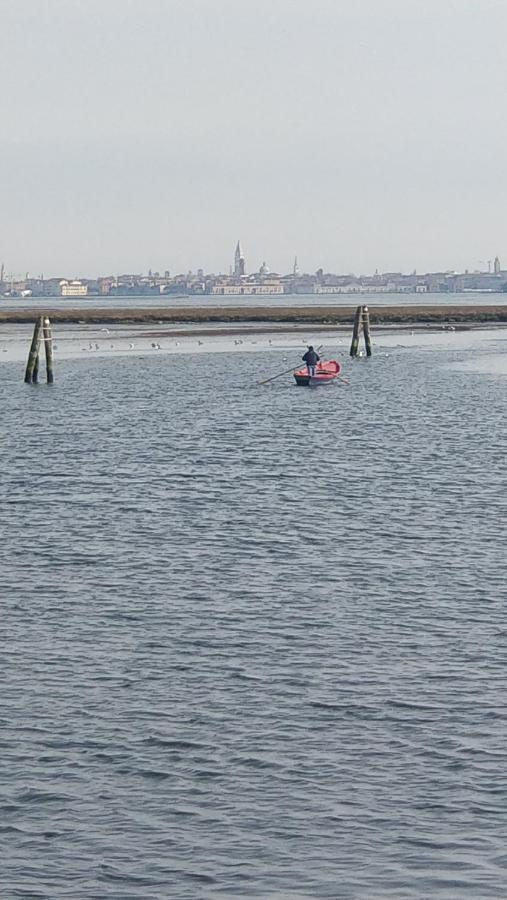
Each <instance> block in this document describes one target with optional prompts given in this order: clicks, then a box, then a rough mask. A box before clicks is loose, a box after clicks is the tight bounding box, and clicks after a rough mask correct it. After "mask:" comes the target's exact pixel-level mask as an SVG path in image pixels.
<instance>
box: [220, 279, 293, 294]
mask: <svg viewBox="0 0 507 900" xmlns="http://www.w3.org/2000/svg"><path fill="white" fill-rule="evenodd" d="M211 293H212V294H215V295H219V296H222V297H223V296H226V295H230V294H239V295H240V296H241V295H245V294H283V293H284V289H283V284H281V283H280V282H279V281H262V282H259V281H246V282H242V283H241V284H215V285H214V287H213V288H212V291H211Z"/></svg>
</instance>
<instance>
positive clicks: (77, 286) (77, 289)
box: [60, 279, 88, 297]
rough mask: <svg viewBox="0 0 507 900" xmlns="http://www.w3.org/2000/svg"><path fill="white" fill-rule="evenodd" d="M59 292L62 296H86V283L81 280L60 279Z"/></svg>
mask: <svg viewBox="0 0 507 900" xmlns="http://www.w3.org/2000/svg"><path fill="white" fill-rule="evenodd" d="M60 293H61V295H62V297H86V295H87V293H88V285H87V284H83V282H82V281H66V280H65V279H64V280H63V281H60Z"/></svg>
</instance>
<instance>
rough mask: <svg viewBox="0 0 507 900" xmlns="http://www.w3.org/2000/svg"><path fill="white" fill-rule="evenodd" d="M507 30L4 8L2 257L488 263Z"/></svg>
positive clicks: (467, 9) (496, 9) (192, 8)
mask: <svg viewBox="0 0 507 900" xmlns="http://www.w3.org/2000/svg"><path fill="white" fill-rule="evenodd" d="M506 30H507V4H506V3H505V2H504V0H481V2H480V3H478V2H475V3H472V2H465V0H462V2H457V0H425V2H424V3H415V2H412V3H411V2H407V0H354V2H352V0H314V2H313V3H311V4H310V3H309V2H308V0H277V2H276V3H273V2H272V0H242V2H241V3H237V0H173V2H170V3H168V2H167V0H150V2H148V3H146V2H141V0H107V3H104V2H102V0H86V3H85V2H82V0H65V2H64V0H45V2H44V3H41V2H40V0H23V2H22V3H19V2H18V0H4V2H3V3H2V29H1V32H0V66H2V70H3V77H4V91H3V92H2V100H1V107H0V109H1V115H2V124H3V128H2V141H1V143H0V190H1V197H2V205H1V210H2V211H1V215H0V259H1V260H3V261H4V262H5V265H6V268H7V270H8V271H9V272H10V273H17V274H19V273H24V272H25V271H26V269H28V270H29V271H30V272H32V273H35V272H39V273H40V272H44V273H45V274H47V275H53V274H55V275H57V274H59V273H60V272H67V273H68V274H69V275H70V274H76V275H83V276H84V275H87V274H88V273H98V272H102V273H110V272H125V271H127V270H128V269H131V270H133V271H134V272H146V271H148V269H149V268H152V269H153V270H157V269H158V270H161V271H163V270H164V269H166V268H170V269H171V271H179V272H185V271H187V270H188V269H191V268H195V267H201V268H203V269H204V270H206V271H220V270H222V271H225V272H228V270H229V265H230V264H231V263H230V252H229V249H228V248H229V244H230V240H231V236H232V235H240V236H241V240H242V241H243V242H244V244H243V246H244V250H245V253H246V256H247V261H248V260H249V261H250V263H249V266H250V268H252V269H253V268H258V267H260V266H261V265H262V262H263V260H266V264H267V265H268V266H269V267H270V268H272V269H273V270H277V271H282V272H283V271H290V268H291V266H292V261H293V259H294V256H295V255H296V254H297V256H298V261H299V266H300V269H301V270H302V271H303V270H304V271H311V270H312V269H316V268H319V267H322V268H323V269H324V270H325V271H331V272H343V271H345V272H359V273H364V272H374V271H375V270H376V269H378V270H379V271H400V270H401V271H403V272H409V271H412V270H413V269H416V270H417V271H438V270H444V269H446V268H448V267H451V268H452V269H454V270H458V271H463V270H464V269H466V268H468V269H479V268H483V269H487V260H488V259H489V258H490V257H491V255H492V254H493V258H494V255H496V253H498V255H499V256H500V258H501V257H502V255H504V256H506V254H503V251H502V246H503V244H504V243H505V244H506V245H507V225H506V220H505V212H504V210H505V209H506V208H507V179H506V178H505V156H506V151H507V121H506V119H505V117H504V116H502V114H501V110H502V109H503V106H504V86H505V83H506V80H507V57H506V55H505V52H504V35H505V33H506ZM236 239H237V238H236ZM491 248H493V249H491Z"/></svg>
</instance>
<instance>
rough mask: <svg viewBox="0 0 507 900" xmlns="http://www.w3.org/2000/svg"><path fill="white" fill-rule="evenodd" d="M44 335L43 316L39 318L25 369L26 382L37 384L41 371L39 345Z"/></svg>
mask: <svg viewBox="0 0 507 900" xmlns="http://www.w3.org/2000/svg"><path fill="white" fill-rule="evenodd" d="M41 337H42V316H41V317H40V319H37V321H36V323H35V328H34V330H33V338H32V343H31V346H30V352H29V354H28V361H27V363H26V370H25V384H32V383H33V384H35V383H36V382H37V375H38V371H39V347H40V342H41Z"/></svg>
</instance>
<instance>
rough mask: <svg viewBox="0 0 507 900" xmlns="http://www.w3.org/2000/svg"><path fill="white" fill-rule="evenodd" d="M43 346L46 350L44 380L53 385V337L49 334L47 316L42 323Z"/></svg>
mask: <svg viewBox="0 0 507 900" xmlns="http://www.w3.org/2000/svg"><path fill="white" fill-rule="evenodd" d="M42 328H43V332H44V346H45V348H46V380H47V383H48V384H53V380H54V379H53V336H52V334H51V323H50V321H49V319H48V317H47V316H45V318H44V323H43V326H42Z"/></svg>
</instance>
